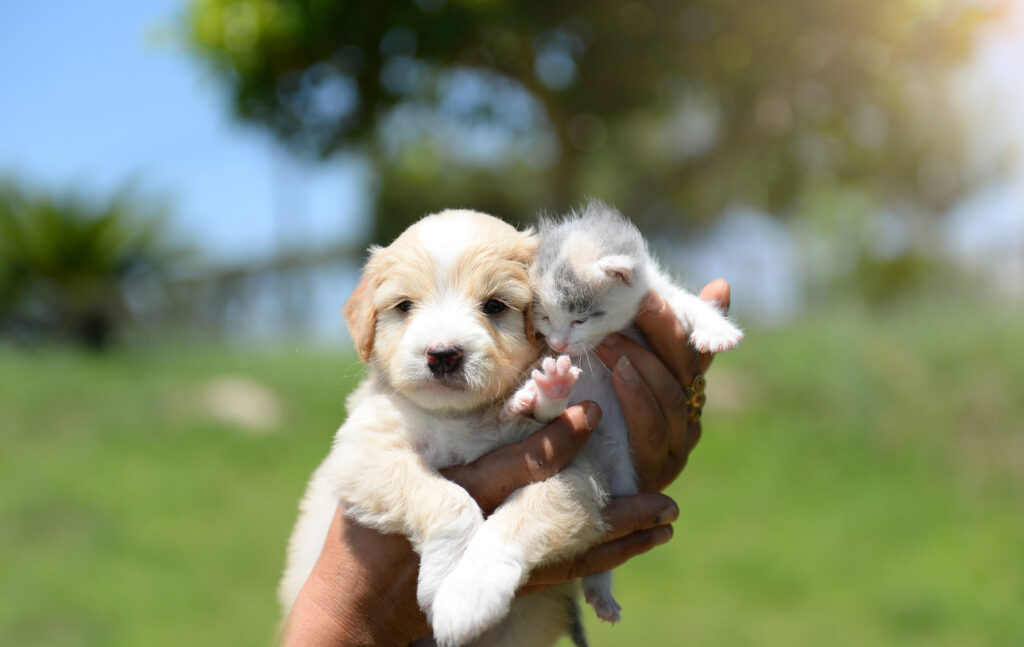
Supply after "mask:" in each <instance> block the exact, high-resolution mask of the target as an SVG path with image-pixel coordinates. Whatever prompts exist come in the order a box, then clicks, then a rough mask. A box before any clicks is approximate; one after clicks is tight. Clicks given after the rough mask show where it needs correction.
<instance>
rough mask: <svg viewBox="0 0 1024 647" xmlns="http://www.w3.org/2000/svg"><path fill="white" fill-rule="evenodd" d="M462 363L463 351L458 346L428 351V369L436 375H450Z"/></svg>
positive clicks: (435, 348)
mask: <svg viewBox="0 0 1024 647" xmlns="http://www.w3.org/2000/svg"><path fill="white" fill-rule="evenodd" d="M461 363H462V349H461V348H459V347H458V346H432V347H430V348H428V349H427V367H428V368H429V369H430V372H431V373H433V374H434V375H437V376H441V375H448V374H449V373H453V372H454V371H455V370H456V369H458V368H459V364H461Z"/></svg>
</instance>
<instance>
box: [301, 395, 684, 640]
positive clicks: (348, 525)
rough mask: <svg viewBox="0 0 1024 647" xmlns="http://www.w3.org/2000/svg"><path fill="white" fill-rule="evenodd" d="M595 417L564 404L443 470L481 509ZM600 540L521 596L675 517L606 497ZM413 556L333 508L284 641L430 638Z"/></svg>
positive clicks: (523, 480)
mask: <svg viewBox="0 0 1024 647" xmlns="http://www.w3.org/2000/svg"><path fill="white" fill-rule="evenodd" d="M599 419H600V408H599V407H597V405H595V404H593V403H584V404H582V405H577V406H574V407H570V408H569V409H568V410H567V411H566V412H565V413H564V414H562V415H561V416H560V417H559V418H558V419H556V420H555V421H554V422H552V423H551V424H550V425H548V426H546V427H544V428H543V429H541V430H540V431H538V432H537V433H535V434H533V435H531V436H530V437H528V438H526V439H525V440H523V441H522V442H520V443H516V444H514V445H509V446H507V447H502V448H500V449H498V450H495V451H494V452H491V453H490V454H487V455H485V456H483V457H481V458H480V459H478V460H476V461H474V462H472V463H469V464H468V465H461V466H458V467H452V468H449V469H447V470H444V474H445V476H447V477H448V478H450V479H452V480H453V481H455V482H456V483H458V484H459V485H461V486H463V487H464V488H465V489H466V490H467V491H468V492H469V493H470V494H471V495H472V496H473V497H474V498H475V499H476V501H477V503H478V504H479V505H480V507H481V508H482V509H483V510H484V512H485V513H490V512H492V511H494V509H495V508H497V507H498V506H499V505H500V504H501V503H502V502H503V501H504V500H505V499H506V498H507V497H508V495H509V494H511V493H512V492H514V491H515V490H517V489H518V488H520V487H522V486H524V485H526V484H528V483H531V482H534V481H540V480H543V479H545V478H547V477H549V476H551V475H553V474H555V473H556V472H558V471H559V470H561V469H562V468H563V467H565V465H566V464H568V462H569V461H570V460H571V459H572V457H573V456H574V455H575V454H576V452H577V451H578V450H579V449H580V448H581V447H582V446H583V444H584V443H585V442H586V440H587V438H589V437H590V431H591V430H592V429H593V428H594V426H595V425H596V424H597V421H598V420H599ZM605 514H606V521H607V522H608V525H609V527H610V530H609V532H608V535H607V541H606V543H603V544H600V545H598V546H596V547H594V548H593V549H591V550H590V551H588V552H587V553H586V554H585V555H583V556H581V557H579V558H577V559H575V560H572V561H570V562H566V563H563V564H556V565H552V566H548V567H545V568H542V569H538V570H537V571H536V572H535V573H533V574H532V576H531V578H530V580H529V581H528V582H527V584H525V585H524V586H523V587H522V589H521V591H520V592H522V593H526V592H533V591H536V590H540V589H543V588H546V587H549V586H553V585H555V584H558V583H561V582H566V581H569V580H571V579H574V578H576V577H581V576H583V575H588V574H591V573H598V572H602V571H605V570H608V569H610V568H614V567H616V566H618V565H620V564H622V563H623V562H625V561H626V560H628V559H629V558H631V557H633V556H635V555H639V554H641V553H644V552H647V551H648V550H650V549H651V548H654V547H655V546H657V545H660V544H663V543H665V542H666V541H668V540H669V539H670V538H671V536H672V529H671V527H670V526H668V525H667V524H669V523H672V522H673V521H675V519H676V517H677V516H678V514H679V511H678V508H677V507H676V505H675V503H674V502H673V501H672V500H671V499H669V498H668V497H665V496H663V495H660V494H640V495H637V496H635V497H624V498H621V499H614V500H613V501H612V503H611V504H610V505H609V506H608V507H607V508H606V510H605ZM418 567H419V559H418V557H417V555H416V553H415V552H414V551H413V550H412V547H411V545H410V544H409V541H408V540H407V539H406V538H405V537H404V536H401V535H384V534H381V533H379V532H377V531H375V530H372V529H369V528H365V527H363V526H360V525H359V524H357V523H355V522H353V521H351V520H350V519H348V518H347V517H346V516H345V515H344V514H343V510H342V509H341V507H339V508H338V510H337V511H336V513H335V515H334V519H333V520H332V522H331V527H330V530H329V532H328V536H327V539H326V541H325V542H324V547H323V549H322V550H321V553H320V557H319V559H318V560H317V563H316V565H315V566H314V567H313V572H312V573H311V574H310V576H309V578H308V579H307V581H306V583H305V585H304V586H303V588H302V591H301V592H300V593H299V596H298V598H297V599H296V601H295V605H294V606H293V608H292V611H291V614H290V615H289V618H288V620H287V621H286V623H285V628H284V633H283V640H282V645H286V646H288V647H291V646H298V645H407V644H409V643H410V642H412V641H414V640H416V639H418V638H420V637H422V636H425V635H427V634H429V633H430V627H429V625H428V624H427V620H426V617H425V616H424V614H423V612H422V611H421V610H420V608H419V605H418V604H417V602H416V580H417V571H418Z"/></svg>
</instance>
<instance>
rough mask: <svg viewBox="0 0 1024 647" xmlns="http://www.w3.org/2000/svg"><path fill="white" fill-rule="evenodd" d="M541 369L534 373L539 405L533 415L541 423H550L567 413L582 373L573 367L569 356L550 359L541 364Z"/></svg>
mask: <svg viewBox="0 0 1024 647" xmlns="http://www.w3.org/2000/svg"><path fill="white" fill-rule="evenodd" d="M541 369H542V370H539V371H538V370H535V371H534V372H533V381H534V383H536V385H537V404H536V406H535V409H534V414H533V415H534V417H535V418H537V420H540V421H541V422H548V421H550V420H554V419H555V418H556V417H557V416H558V415H559V414H561V413H562V412H563V411H565V407H566V405H568V404H569V396H570V395H571V394H572V387H573V386H575V384H576V381H577V380H579V379H580V374H581V373H582V371H581V370H580V369H579V368H577V367H575V366H573V365H572V359H570V358H569V356H568V355H562V356H561V357H559V358H558V359H557V360H555V359H552V358H550V357H548V358H547V359H545V360H544V362H543V364H541Z"/></svg>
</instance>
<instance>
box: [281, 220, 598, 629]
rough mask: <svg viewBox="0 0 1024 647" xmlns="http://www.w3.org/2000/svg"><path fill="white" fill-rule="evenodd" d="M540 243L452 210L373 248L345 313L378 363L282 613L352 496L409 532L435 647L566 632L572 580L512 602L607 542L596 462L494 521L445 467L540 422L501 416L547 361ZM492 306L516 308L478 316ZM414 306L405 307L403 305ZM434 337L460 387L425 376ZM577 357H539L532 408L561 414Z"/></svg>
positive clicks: (328, 476)
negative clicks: (454, 360)
mask: <svg viewBox="0 0 1024 647" xmlns="http://www.w3.org/2000/svg"><path fill="white" fill-rule="evenodd" d="M535 247H536V239H535V236H534V235H533V234H532V232H525V233H524V232H518V231H516V230H515V229H514V228H512V227H510V226H509V225H507V224H505V223H503V222H501V221H499V220H497V219H495V218H492V217H490V216H486V215H484V214H480V213H476V212H469V211H446V212H442V213H440V214H437V215H433V216H428V217H427V218H424V219H423V220H421V221H419V223H417V224H415V225H413V226H412V227H410V228H409V229H407V230H406V232H405V233H403V234H402V235H401V236H400V237H399V238H398V239H397V240H396V241H395V242H394V243H392V244H391V245H389V246H388V247H387V248H375V249H374V250H373V252H372V254H371V258H370V260H369V261H368V262H367V266H366V268H365V270H364V274H363V278H362V280H361V282H360V284H359V286H358V287H357V288H356V290H355V292H354V293H353V295H352V297H351V298H350V299H349V302H348V303H347V304H346V308H345V314H346V317H347V319H348V323H349V328H350V330H351V332H352V336H353V339H354V341H355V343H356V347H357V349H358V350H359V352H360V356H361V359H363V361H365V362H367V363H368V364H369V371H368V374H367V377H366V379H365V380H364V381H363V383H362V384H361V385H360V386H359V387H358V388H357V389H356V390H355V391H354V392H353V393H352V395H351V396H350V397H349V399H348V402H347V404H348V418H347V419H346V420H345V422H344V424H343V425H342V426H341V428H340V429H339V430H338V432H337V434H336V436H335V440H334V445H333V448H332V449H331V452H330V454H329V455H328V456H327V458H326V459H325V460H324V462H323V463H322V464H321V465H320V467H319V468H317V470H316V471H315V472H314V474H313V477H312V479H311V480H310V483H309V486H308V489H307V491H306V494H305V497H304V498H303V500H302V503H301V504H300V515H299V519H298V522H297V524H296V526H295V530H294V531H293V534H292V538H291V542H290V545H289V552H288V563H287V566H286V570H285V574H284V578H283V580H282V582H281V587H280V598H281V602H282V604H283V606H284V608H285V611H286V613H287V611H288V610H289V609H290V608H291V606H292V604H293V603H294V601H295V598H296V596H297V595H298V592H299V590H300V589H301V587H302V585H303V583H304V582H305V580H306V578H307V577H308V575H309V573H310V572H311V570H312V568H313V565H314V563H315V561H316V559H317V556H318V555H319V552H320V549H321V547H322V545H323V541H324V538H325V537H326V535H327V531H328V526H329V524H330V521H331V519H332V517H333V515H334V512H335V509H336V507H337V505H338V503H339V502H341V503H342V504H344V506H345V514H346V515H348V516H349V517H351V518H353V519H355V520H357V521H358V522H360V523H362V524H364V525H366V526H369V527H371V528H376V529H378V530H380V531H382V532H385V533H402V534H404V535H406V536H407V537H408V538H409V540H410V542H411V543H412V545H413V547H414V548H415V549H416V551H417V552H418V553H419V555H420V560H421V563H420V571H419V582H418V588H417V594H418V599H419V602H420V605H421V607H422V608H423V609H424V611H425V612H426V613H427V617H428V619H429V620H430V621H431V624H432V626H433V627H434V637H435V639H436V641H437V643H439V644H441V645H461V644H466V643H468V642H470V641H473V644H477V645H485V644H486V645H546V644H553V643H554V642H555V641H556V640H557V639H558V637H559V636H561V635H562V634H564V633H565V631H566V629H567V628H568V623H569V621H570V618H569V615H570V609H569V598H570V597H571V596H572V595H574V588H573V587H572V585H568V586H565V585H563V586H561V587H555V588H552V589H549V590H547V591H544V592H541V593H538V594H533V595H529V596H523V597H521V598H514V595H515V591H516V589H517V588H518V587H519V586H520V585H521V584H522V582H523V581H524V579H525V578H526V576H527V575H528V574H529V572H530V571H531V569H532V568H534V567H535V566H537V565H539V564H542V563H546V562H550V561H557V560H560V559H565V558H568V557H570V556H573V555H575V554H578V553H580V552H582V551H583V550H585V549H586V548H588V547H589V546H591V545H593V544H594V543H595V542H596V541H597V540H598V539H600V537H601V536H602V535H603V533H604V523H603V521H602V518H601V510H602V508H603V506H604V503H605V494H604V491H603V489H602V488H601V487H600V486H599V485H598V483H597V481H596V480H595V477H594V470H593V468H592V467H591V466H590V465H589V462H588V459H587V458H586V457H585V456H579V457H578V458H577V459H576V460H574V461H573V462H572V463H571V464H570V465H569V466H568V467H566V468H565V469H564V470H562V471H561V472H560V473H559V474H557V475H555V476H553V477H551V478H548V479H546V480H544V481H541V482H538V483H533V484H530V485H528V486H526V487H523V488H521V489H519V490H517V491H516V492H515V493H513V494H512V496H510V497H509V498H508V499H507V500H506V501H505V502H504V503H503V504H502V505H501V506H500V507H499V508H498V509H497V510H496V511H495V512H494V513H493V514H492V515H491V516H490V517H489V518H488V519H487V520H486V521H485V520H484V517H483V513H482V511H481V510H480V508H479V507H478V506H477V504H476V502H475V501H474V500H473V498H472V497H470V495H469V494H468V493H467V492H466V491H465V490H463V489H462V488H461V487H459V486H458V485H456V484H454V483H452V482H450V481H448V480H447V479H445V478H444V477H443V476H441V474H439V473H438V471H437V470H438V469H439V468H442V467H445V466H449V465H455V464H461V463H466V462H470V461H472V460H475V459H476V458H478V457H479V456H481V455H483V454H484V453H486V452H488V451H490V450H492V449H495V448H497V447H500V446H503V445H506V444H508V443H511V442H515V441H518V440H520V439H522V438H524V437H525V436H526V435H528V434H529V433H532V432H533V431H535V430H536V429H537V428H538V427H539V426H540V424H539V423H538V422H536V421H533V420H530V419H529V418H526V417H524V416H518V417H514V418H512V419H504V420H503V419H502V418H501V413H502V403H503V402H504V401H505V399H506V398H508V395H509V394H510V393H512V391H513V390H514V389H515V388H516V387H517V386H518V385H519V384H520V383H521V381H522V376H523V375H525V374H526V372H527V371H528V370H529V368H530V367H531V366H533V365H535V363H536V361H537V360H538V358H539V351H538V349H537V348H536V347H535V346H534V345H533V344H532V343H531V339H530V337H531V332H530V331H531V327H532V313H531V306H532V302H533V291H532V288H531V285H530V283H529V277H528V274H527V266H528V264H529V263H530V262H531V261H532V259H533V253H534V251H535ZM490 299H498V300H500V301H501V302H502V303H505V304H507V305H508V307H509V308H508V310H506V311H504V312H502V313H500V314H497V315H487V314H486V313H484V312H482V308H481V306H482V305H483V304H485V303H486V302H487V301H488V300H490ZM407 301H408V302H411V303H412V304H413V305H412V306H411V307H410V308H408V310H407V311H406V310H403V308H402V307H399V305H400V304H403V303H405V302H407ZM438 345H442V346H458V347H459V348H461V349H462V352H463V357H462V360H461V364H460V367H459V369H458V375H455V376H454V377H452V378H451V380H449V379H448V378H445V379H441V378H440V377H438V376H437V375H435V374H432V372H431V370H430V369H429V366H428V359H427V354H426V353H427V349H430V348H433V347H437V346H438ZM552 361H553V360H552ZM568 366H569V363H568V360H567V359H566V360H563V361H561V362H555V363H554V367H553V369H554V372H552V371H549V370H548V369H549V368H552V367H551V366H550V365H542V366H541V369H542V370H541V372H540V373H537V374H535V375H534V379H533V380H532V383H533V384H534V385H535V387H537V389H538V392H537V397H536V398H535V399H534V401H533V402H532V403H529V404H528V405H527V406H526V408H525V411H530V410H533V412H534V413H535V415H536V416H537V417H541V418H547V417H552V416H553V415H557V413H558V412H561V411H562V410H563V409H564V408H565V406H566V402H567V400H568V395H569V394H568V392H565V393H564V394H563V393H561V392H558V391H557V389H556V390H552V389H549V388H546V386H545V385H546V383H545V380H548V379H550V380H553V381H554V383H555V385H556V386H560V387H565V385H566V383H567V382H568V383H569V386H570V387H571V382H574V381H575V379H576V377H577V376H578V371H577V372H575V373H573V372H572V371H571V370H568V371H567V370H566V367H568ZM555 373H557V375H555ZM456 377H457V378H458V379H457V380H456V379H455V378H456ZM452 380H454V381H452ZM538 407H539V408H538ZM503 617H504V620H502V618H503Z"/></svg>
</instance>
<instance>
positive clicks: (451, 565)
mask: <svg viewBox="0 0 1024 647" xmlns="http://www.w3.org/2000/svg"><path fill="white" fill-rule="evenodd" d="M483 523H484V517H483V513H482V512H481V511H480V508H478V507H477V506H476V503H475V502H472V501H470V502H468V503H467V504H466V505H465V507H464V508H463V509H462V510H461V511H460V512H459V514H458V515H457V516H456V517H455V518H454V519H453V520H451V521H449V522H448V523H447V524H445V525H444V526H442V527H441V528H438V529H437V530H436V531H435V532H433V533H432V534H431V535H430V537H428V538H427V539H426V541H424V542H423V544H422V545H421V546H420V548H419V552H420V570H419V575H418V578H417V583H416V599H417V601H418V602H419V605H420V608H421V609H423V611H424V612H426V614H427V616H428V617H429V616H430V612H431V608H432V607H433V606H434V604H435V598H436V596H437V593H438V590H439V589H440V588H441V585H442V583H443V582H444V580H445V578H447V577H448V575H449V574H450V573H451V572H452V570H454V569H455V567H456V566H457V565H458V563H459V559H460V558H461V557H462V555H463V554H464V553H465V552H466V548H467V547H468V546H469V542H470V541H471V540H472V538H473V536H474V534H475V532H476V530H477V529H478V528H479V527H480V526H481V525H483Z"/></svg>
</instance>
